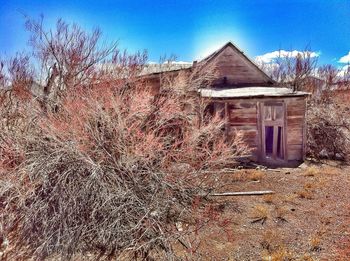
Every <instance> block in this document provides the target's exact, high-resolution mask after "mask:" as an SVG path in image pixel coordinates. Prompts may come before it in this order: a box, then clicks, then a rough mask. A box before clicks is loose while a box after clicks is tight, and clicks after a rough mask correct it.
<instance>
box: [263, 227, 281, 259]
mask: <svg viewBox="0 0 350 261" xmlns="http://www.w3.org/2000/svg"><path fill="white" fill-rule="evenodd" d="M281 243H282V238H281V233H280V231H277V230H271V229H270V230H267V231H266V232H265V233H264V234H263V237H262V239H261V242H260V244H261V246H262V248H263V249H264V250H266V251H268V252H269V253H271V252H273V251H277V250H278V249H279V248H280V246H281Z"/></svg>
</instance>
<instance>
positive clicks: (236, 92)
mask: <svg viewBox="0 0 350 261" xmlns="http://www.w3.org/2000/svg"><path fill="white" fill-rule="evenodd" d="M198 92H199V93H200V94H201V96H202V97H207V98H243V97H279V96H305V95H309V93H307V92H300V91H298V92H293V90H291V89H289V88H285V87H260V86H256V87H241V88H230V89H228V88H226V89H225V88H224V89H199V90H198Z"/></svg>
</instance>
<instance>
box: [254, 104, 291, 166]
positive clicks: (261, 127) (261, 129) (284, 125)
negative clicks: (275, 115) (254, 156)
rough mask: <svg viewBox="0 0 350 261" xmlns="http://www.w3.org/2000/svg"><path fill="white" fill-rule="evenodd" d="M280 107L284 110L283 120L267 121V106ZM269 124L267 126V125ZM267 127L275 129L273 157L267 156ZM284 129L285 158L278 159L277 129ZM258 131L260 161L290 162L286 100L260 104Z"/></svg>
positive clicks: (283, 150) (283, 146)
mask: <svg viewBox="0 0 350 261" xmlns="http://www.w3.org/2000/svg"><path fill="white" fill-rule="evenodd" d="M266 105H270V106H273V105H278V106H282V108H283V113H282V115H283V118H282V119H281V120H265V106H266ZM266 123H267V124H266ZM265 126H273V127H274V141H273V157H267V156H266V144H265ZM278 127H282V152H283V157H282V158H278V157H277V155H276V153H277V134H275V133H276V129H278ZM258 131H259V159H260V160H261V161H263V162H267V163H272V164H278V163H281V164H283V163H285V162H286V161H288V155H287V104H286V102H285V101H284V100H266V101H262V102H258Z"/></svg>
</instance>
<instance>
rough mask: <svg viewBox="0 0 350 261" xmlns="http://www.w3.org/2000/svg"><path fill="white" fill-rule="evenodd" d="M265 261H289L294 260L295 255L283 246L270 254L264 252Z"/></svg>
mask: <svg viewBox="0 0 350 261" xmlns="http://www.w3.org/2000/svg"><path fill="white" fill-rule="evenodd" d="M262 260H263V261H287V260H293V255H292V253H290V252H289V251H288V250H287V249H286V248H285V247H283V246H281V247H279V248H278V249H277V250H275V251H272V252H268V251H264V252H263V254H262Z"/></svg>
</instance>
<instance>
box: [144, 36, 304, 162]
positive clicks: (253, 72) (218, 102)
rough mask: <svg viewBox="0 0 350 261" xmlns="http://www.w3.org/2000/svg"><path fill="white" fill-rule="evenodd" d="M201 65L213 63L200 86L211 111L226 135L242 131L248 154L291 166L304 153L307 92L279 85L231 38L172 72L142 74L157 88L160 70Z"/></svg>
mask: <svg viewBox="0 0 350 261" xmlns="http://www.w3.org/2000/svg"><path fill="white" fill-rule="evenodd" d="M200 64H202V65H203V66H202V69H204V70H205V68H206V66H208V68H209V66H211V67H212V66H213V65H214V66H215V68H216V71H217V73H216V78H215V79H214V81H212V84H210V86H203V87H202V88H201V89H199V90H198V93H199V95H200V96H201V97H202V98H203V99H207V100H208V101H210V111H211V113H213V114H218V113H220V114H221V115H222V114H223V117H224V119H225V122H226V128H225V131H226V133H227V136H228V138H229V137H230V136H231V135H232V134H233V131H235V130H238V131H241V132H243V135H244V139H245V140H246V142H247V144H249V146H250V147H251V149H252V159H253V160H255V161H257V162H259V163H263V164H273V165H289V164H291V163H294V162H298V161H302V160H304V158H305V147H306V146H305V145H306V99H307V96H308V93H306V92H296V91H293V90H292V89H291V88H285V87H279V86H277V85H276V83H275V82H274V81H273V80H272V79H271V78H270V77H269V76H268V75H267V74H266V73H265V72H264V71H262V70H261V69H260V68H259V67H258V66H257V65H256V64H255V63H254V62H252V61H251V60H250V59H249V58H248V57H247V56H246V55H244V53H243V52H242V51H241V50H239V49H238V48H237V47H236V46H235V45H233V44H232V43H231V42H229V43H227V44H225V45H224V46H223V47H222V48H220V49H219V50H217V51H216V52H214V53H213V54H211V55H209V56H208V57H207V58H205V59H203V60H201V61H198V62H196V61H195V62H193V63H192V65H188V64H187V65H185V66H184V67H183V68H176V69H174V70H172V71H169V70H168V71H166V72H153V73H151V74H147V75H145V77H146V78H147V79H148V82H150V83H152V88H155V89H157V88H159V86H160V81H161V78H162V76H164V73H166V74H169V73H172V74H178V73H179V72H180V71H184V72H185V74H186V73H187V72H188V73H190V71H191V70H193V69H194V67H195V66H198V65H200Z"/></svg>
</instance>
